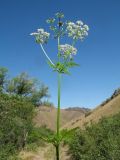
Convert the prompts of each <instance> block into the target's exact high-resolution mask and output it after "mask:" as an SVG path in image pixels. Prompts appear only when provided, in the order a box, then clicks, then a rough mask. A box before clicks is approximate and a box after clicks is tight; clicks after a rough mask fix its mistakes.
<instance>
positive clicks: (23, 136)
mask: <svg viewBox="0 0 120 160" xmlns="http://www.w3.org/2000/svg"><path fill="white" fill-rule="evenodd" d="M34 113H35V112H34V106H33V105H32V104H31V102H29V101H28V100H26V99H25V98H20V97H19V96H9V95H5V94H0V160H8V159H9V157H10V156H11V155H13V154H15V153H16V152H17V151H19V150H20V149H22V148H24V146H25V144H26V142H27V137H28V134H29V133H30V132H31V130H32V128H33V122H32V120H33V116H34Z"/></svg>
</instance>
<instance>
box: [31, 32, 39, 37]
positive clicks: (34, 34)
mask: <svg viewBox="0 0 120 160" xmlns="http://www.w3.org/2000/svg"><path fill="white" fill-rule="evenodd" d="M38 34H39V33H36V32H33V33H30V35H31V36H36V35H38Z"/></svg>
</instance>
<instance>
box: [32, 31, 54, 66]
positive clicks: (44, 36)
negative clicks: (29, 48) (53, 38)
mask: <svg viewBox="0 0 120 160" xmlns="http://www.w3.org/2000/svg"><path fill="white" fill-rule="evenodd" d="M30 35H31V36H35V39H36V42H37V43H39V44H40V46H41V49H42V51H43V53H44V55H45V56H46V58H47V59H48V61H49V62H50V63H51V64H52V65H54V63H53V62H52V60H51V59H50V57H49V56H48V55H47V53H46V51H45V49H44V47H43V44H44V43H47V41H48V39H49V36H50V33H48V32H45V31H44V29H42V28H40V29H37V32H33V33H31V34H30Z"/></svg>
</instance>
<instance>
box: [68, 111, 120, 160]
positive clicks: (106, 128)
mask: <svg viewBox="0 0 120 160" xmlns="http://www.w3.org/2000/svg"><path fill="white" fill-rule="evenodd" d="M69 146H70V153H71V154H72V160H96V159H97V160H113V159H114V160H120V113H119V114H117V115H114V116H112V117H109V118H103V119H102V120H100V121H99V123H98V124H91V125H90V126H89V127H86V129H85V130H80V129H79V130H77V132H76V133H75V135H74V136H73V139H72V140H71V142H70V143H69Z"/></svg>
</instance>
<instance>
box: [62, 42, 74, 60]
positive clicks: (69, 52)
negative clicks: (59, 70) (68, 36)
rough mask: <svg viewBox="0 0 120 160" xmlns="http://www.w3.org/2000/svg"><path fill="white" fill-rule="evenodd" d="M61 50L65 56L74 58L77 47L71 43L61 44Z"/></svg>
mask: <svg viewBox="0 0 120 160" xmlns="http://www.w3.org/2000/svg"><path fill="white" fill-rule="evenodd" d="M59 52H60V54H61V55H62V56H63V57H65V58H68V57H70V58H72V56H73V55H76V53H77V49H76V48H74V47H73V46H71V45H69V44H65V45H59Z"/></svg>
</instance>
